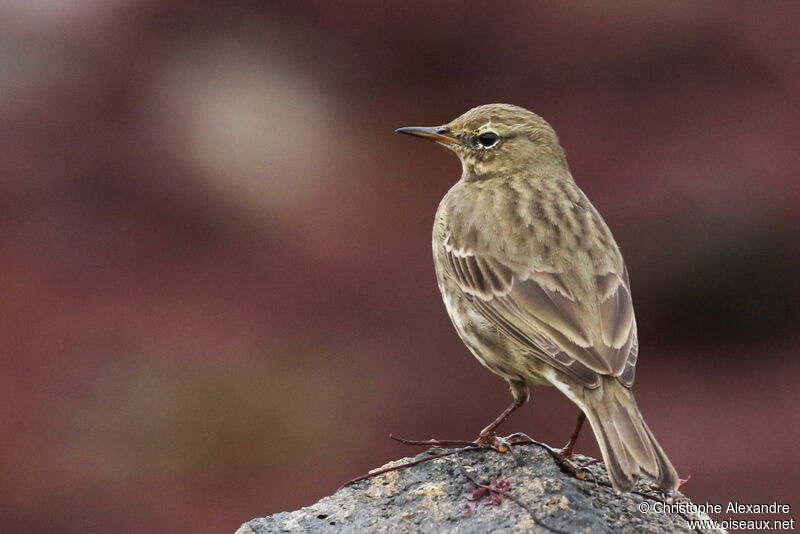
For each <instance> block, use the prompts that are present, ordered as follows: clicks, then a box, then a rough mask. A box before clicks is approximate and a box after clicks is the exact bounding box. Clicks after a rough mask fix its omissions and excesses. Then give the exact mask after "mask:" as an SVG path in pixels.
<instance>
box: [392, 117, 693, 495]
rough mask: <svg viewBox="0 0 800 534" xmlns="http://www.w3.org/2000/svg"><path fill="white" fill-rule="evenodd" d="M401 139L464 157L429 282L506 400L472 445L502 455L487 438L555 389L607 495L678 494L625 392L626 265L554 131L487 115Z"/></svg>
mask: <svg viewBox="0 0 800 534" xmlns="http://www.w3.org/2000/svg"><path fill="white" fill-rule="evenodd" d="M397 131H398V132H401V133H405V134H410V135H415V136H418V137H425V138H428V139H432V140H434V141H436V142H438V143H440V144H441V145H443V146H445V147H447V148H449V149H450V150H452V151H453V152H455V153H456V154H457V155H458V157H459V158H460V159H461V164H462V167H463V171H462V173H461V179H460V180H459V181H458V182H457V183H456V184H455V185H454V186H453V187H452V188H451V189H450V191H448V193H447V194H446V195H445V197H444V199H442V202H441V204H440V205H439V209H438V210H437V212H436V220H435V223H434V228H433V257H434V262H435V264H436V278H437V281H438V283H439V289H440V290H441V292H442V298H443V299H444V303H445V306H446V307H447V311H448V313H449V314H450V319H451V320H452V321H453V325H455V328H456V330H457V331H458V334H459V336H460V337H461V339H462V341H464V343H465V344H466V345H467V347H468V348H469V350H470V351H471V352H472V353H473V354H474V355H475V357H476V358H478V360H479V361H480V362H481V363H482V364H483V365H485V366H486V367H488V368H489V369H490V370H491V371H493V372H494V373H496V374H498V375H500V376H501V377H503V378H504V379H505V380H506V381H507V382H508V384H509V386H510V388H511V394H512V395H513V397H514V401H513V403H512V404H511V406H509V407H508V408H507V409H506V410H505V411H504V412H503V413H502V414H501V415H500V416H499V417H498V418H497V419H496V420H495V421H494V422H492V424H490V425H489V426H487V427H486V428H485V429H483V431H481V433H480V436H479V438H478V443H482V444H491V445H495V446H496V447H497V448H499V449H502V448H503V445H502V438H498V437H497V436H496V434H495V431H496V429H497V427H498V426H499V425H500V424H501V423H502V422H503V421H504V420H505V419H506V418H507V417H508V415H509V414H511V412H513V411H514V410H516V409H517V408H519V407H520V406H521V405H522V404H524V403H525V402H526V401H527V400H528V386H529V385H552V386H555V387H556V388H558V389H559V390H560V391H561V392H562V393H564V395H566V396H567V397H568V398H569V399H570V400H572V402H574V403H575V404H577V405H578V407H579V408H580V409H581V411H582V414H581V416H580V417H579V425H580V423H582V417H583V414H585V417H586V418H588V419H589V422H590V423H591V426H592V430H594V434H595V437H596V438H597V441H598V443H599V444H600V449H601V450H602V453H603V459H604V460H605V465H606V469H607V470H608V473H609V476H610V478H611V482H612V484H613V486H614V488H616V489H617V490H619V491H629V490H630V489H631V488H632V487H633V485H634V484H635V482H636V480H637V479H638V478H639V476H640V475H641V474H645V475H648V476H649V477H651V478H652V479H653V480H655V481H656V482H657V483H658V484H659V486H660V487H661V488H662V489H663V490H665V491H667V492H669V491H671V490H674V489H675V488H677V487H678V483H679V479H678V475H677V474H676V472H675V469H674V468H673V467H672V464H671V463H670V461H669V459H668V458H667V456H666V455H665V454H664V451H663V450H662V449H661V447H660V446H659V444H658V443H657V442H656V440H655V438H654V437H653V434H652V433H651V432H650V429H649V428H648V427H647V425H646V424H645V422H644V419H642V415H641V413H640V412H639V408H638V407H637V405H636V401H635V400H634V398H633V393H632V392H631V386H632V385H633V379H634V373H635V370H636V360H637V356H638V352H639V345H638V341H637V336H636V321H635V319H634V315H633V304H632V301H631V290H630V284H629V282H628V272H627V270H626V268H625V263H624V261H623V260H622V255H621V254H620V251H619V248H618V247H617V244H616V242H615V241H614V237H613V236H612V235H611V231H610V230H609V229H608V226H607V225H606V223H605V221H603V218H602V217H601V216H600V214H599V213H598V212H597V210H596V209H595V208H594V206H592V204H591V202H589V199H588V198H586V195H585V194H584V193H583V191H581V190H580V189H579V188H578V186H577V185H575V182H574V180H573V179H572V175H571V174H570V172H569V168H568V166H567V160H566V157H565V155H564V150H563V149H562V148H561V145H560V144H559V142H558V137H557V136H556V133H555V132H554V131H553V129H552V128H551V127H550V125H549V124H548V123H547V122H546V121H545V120H544V119H542V118H541V117H539V116H538V115H536V114H534V113H532V112H530V111H528V110H526V109H523V108H520V107H517V106H511V105H507V104H489V105H486V106H480V107H477V108H474V109H472V110H470V111H468V112H466V113H465V114H463V115H462V116H460V117H458V118H457V119H455V120H454V121H452V122H450V123H448V124H445V125H443V126H437V127H432V128H429V127H409V128H400V129H399V130H397ZM579 428H580V426H579V427H578V428H577V429H576V433H575V434H573V438H571V439H570V443H569V444H568V446H567V449H568V450H567V454H571V447H572V445H574V438H576V437H577V431H578V430H579Z"/></svg>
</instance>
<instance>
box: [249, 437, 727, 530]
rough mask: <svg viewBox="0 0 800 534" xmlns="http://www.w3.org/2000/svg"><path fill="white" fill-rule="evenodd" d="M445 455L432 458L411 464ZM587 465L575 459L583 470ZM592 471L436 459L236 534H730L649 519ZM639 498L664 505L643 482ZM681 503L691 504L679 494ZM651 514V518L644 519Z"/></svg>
mask: <svg viewBox="0 0 800 534" xmlns="http://www.w3.org/2000/svg"><path fill="white" fill-rule="evenodd" d="M441 452H443V451H442V450H441V449H431V450H430V451H428V452H425V453H422V454H420V455H418V456H417V457H416V458H414V459H416V460H419V459H423V458H426V457H430V456H431V455H432V454H436V453H441ZM590 460H591V458H587V457H584V456H580V455H578V456H577V457H576V461H577V462H578V463H579V464H583V463H586V462H588V461H590ZM409 461H412V459H411V458H405V459H402V460H398V461H396V462H392V463H391V464H387V465H386V466H384V467H389V466H393V465H397V464H398V463H406V462H409ZM381 469H383V468H381ZM465 471H466V473H467V474H469V475H471V477H472V478H473V479H474V480H475V481H477V482H480V483H482V484H486V485H490V486H491V487H493V488H497V489H499V490H500V491H501V492H502V491H506V492H507V493H508V494H510V495H511V496H512V497H514V498H515V499H516V500H517V501H519V503H517V502H515V501H514V500H513V499H510V498H508V496H505V495H503V494H502V493H501V492H500V493H498V492H489V491H488V490H486V489H480V488H478V486H476V485H475V484H474V482H473V481H472V480H470V478H468V477H467V476H466V474H465ZM587 471H588V472H587V475H586V477H585V478H584V479H578V478H576V477H575V476H574V475H572V474H570V473H565V472H562V470H561V469H560V468H559V466H558V465H557V464H556V463H555V462H554V460H553V459H552V457H551V456H550V455H549V454H548V453H547V452H546V451H545V450H544V449H542V448H540V447H538V446H535V445H515V446H514V448H513V451H512V453H510V454H498V453H496V452H494V451H490V450H466V451H462V452H460V453H459V454H458V457H456V456H453V455H450V456H446V457H442V458H436V459H432V460H430V461H426V462H423V463H419V464H416V465H413V466H410V467H406V468H403V469H401V470H398V471H391V472H388V473H383V474H380V475H376V476H374V477H372V478H368V479H366V480H362V481H359V482H356V483H354V484H352V485H350V486H348V487H346V488H342V489H340V490H339V491H337V492H336V493H334V494H333V495H331V496H329V497H325V498H323V499H322V500H320V501H319V502H317V503H316V504H313V505H311V506H308V507H306V508H302V509H300V510H296V511H294V512H281V513H277V514H275V515H272V516H269V517H264V518H260V519H253V520H252V521H249V522H247V523H245V524H244V525H242V527H241V528H240V529H239V530H238V531H237V533H236V534H265V533H273V532H277V533H282V532H289V533H295V532H302V533H329V532H331V533H332V532H337V533H340V532H344V533H351V532H352V533H366V532H368V533H437V534H446V533H460V534H461V533H467V534H469V533H487V532H492V533H508V534H510V533H518V532H520V533H521V532H526V533H527V532H533V533H551V532H569V533H571V534H572V533H574V534H578V533H587V534H588V533H591V534H601V533H609V534H611V533H614V534H617V533H622V534H642V533H654V534H655V533H667V532H669V533H672V532H674V533H683V532H687V533H691V532H723V531H722V530H702V529H692V528H689V526H688V522H687V519H686V518H685V517H682V516H681V515H678V514H663V513H657V512H655V511H652V510H653V505H655V504H656V501H655V500H651V499H648V498H646V497H644V496H642V495H640V494H637V493H627V494H618V493H616V492H615V491H614V490H613V489H611V488H609V487H607V486H604V485H602V484H603V483H604V481H607V478H606V473H605V468H604V467H603V466H602V464H594V465H591V466H589V467H588V468H587ZM594 480H598V481H600V484H597V483H595V482H594ZM606 483H607V482H606ZM634 490H635V491H638V492H641V493H644V494H647V495H651V496H653V497H654V498H656V499H658V498H660V497H659V494H658V493H657V492H655V491H653V490H652V488H651V487H650V486H649V485H648V484H647V483H646V482H643V481H640V482H639V484H638V485H637V486H636V488H634ZM675 502H678V503H689V502H690V501H689V500H688V499H687V498H686V497H684V496H683V495H680V494H677V495H676V496H675ZM520 503H521V504H522V505H524V506H525V507H523V506H522V505H521V504H520ZM643 503H646V504H643ZM645 506H646V507H648V508H649V510H650V511H649V512H643V511H642V510H641V508H640V507H645ZM526 507H527V509H526ZM534 517H535V519H534ZM686 517H688V514H687V515H686ZM692 518H693V519H694V518H700V519H708V516H705V515H700V516H697V515H696V516H694V517H692ZM537 523H538V524H537Z"/></svg>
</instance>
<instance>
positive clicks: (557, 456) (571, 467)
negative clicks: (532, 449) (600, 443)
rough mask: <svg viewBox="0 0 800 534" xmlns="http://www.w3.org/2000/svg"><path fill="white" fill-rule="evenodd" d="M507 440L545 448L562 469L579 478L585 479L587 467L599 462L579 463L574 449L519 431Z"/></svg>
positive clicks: (513, 443)
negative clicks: (542, 440)
mask: <svg viewBox="0 0 800 534" xmlns="http://www.w3.org/2000/svg"><path fill="white" fill-rule="evenodd" d="M505 440H506V441H507V442H508V443H510V444H512V445H520V444H523V443H530V444H532V445H536V446H538V447H541V448H543V449H544V450H546V451H547V452H548V453H549V454H550V456H552V458H553V460H555V462H556V464H558V466H559V467H560V468H561V470H562V471H564V472H565V473H571V474H572V475H573V476H574V477H576V478H579V479H583V478H584V477H585V473H584V470H585V469H586V467H588V466H589V465H591V464H592V463H595V462H597V460H592V461H591V462H588V463H586V464H584V465H578V464H577V463H576V462H575V453H574V450H572V449H571V448H569V447H564V448H563V449H559V448H556V447H551V446H550V445H548V444H547V443H543V442H541V441H536V440H535V439H533V438H531V437H530V436H528V435H526V434H523V433H521V432H517V433H516V434H511V435H510V436H507V437H506V438H505Z"/></svg>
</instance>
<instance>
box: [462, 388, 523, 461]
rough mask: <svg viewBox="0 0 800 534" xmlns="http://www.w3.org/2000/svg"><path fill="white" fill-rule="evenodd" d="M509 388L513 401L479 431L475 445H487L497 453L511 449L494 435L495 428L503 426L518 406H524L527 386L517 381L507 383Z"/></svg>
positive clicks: (505, 441)
mask: <svg viewBox="0 0 800 534" xmlns="http://www.w3.org/2000/svg"><path fill="white" fill-rule="evenodd" d="M508 384H509V386H510V387H511V395H513V396H514V401H513V402H512V403H511V405H509V407H508V408H506V409H505V410H503V413H501V414H500V415H499V416H498V417H497V419H495V420H494V421H492V422H491V423H490V424H489V425H488V426H487V427H486V428H484V429H483V430H481V433H480V434H479V435H478V439H477V440H475V443H476V444H477V445H489V446H490V447H491V448H493V449H495V450H496V451H497V452H508V450H509V449H510V448H511V445H510V443H508V441H507V440H505V439H503V438H501V437H498V436H497V434H496V433H495V432H496V431H497V428H498V427H499V426H500V425H502V424H503V421H505V420H506V419H508V416H509V415H511V414H512V413H514V412H515V411H516V410H517V409H518V408H519V407H520V406H522V405H523V404H525V403H526V402H527V401H528V396H529V394H528V385H527V384H525V383H524V382H517V381H513V382H512V381H510V380H509V382H508Z"/></svg>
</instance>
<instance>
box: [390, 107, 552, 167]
mask: <svg viewBox="0 0 800 534" xmlns="http://www.w3.org/2000/svg"><path fill="white" fill-rule="evenodd" d="M396 131H397V132H399V133H404V134H408V135H414V136H417V137H424V138H426V139H432V140H434V141H436V142H438V143H439V144H441V145H443V146H445V147H447V148H449V149H450V150H452V151H453V152H455V153H456V154H458V157H459V158H460V159H461V163H462V165H463V167H464V177H465V179H485V178H490V177H493V176H497V175H502V174H506V173H514V172H518V171H519V170H520V169H524V168H535V167H536V166H545V165H560V166H566V159H565V156H564V150H563V149H562V148H561V145H560V144H559V142H558V137H557V136H556V133H555V131H553V128H552V127H551V126H550V125H549V124H548V123H547V121H545V120H544V119H543V118H541V117H540V116H539V115H537V114H535V113H533V112H531V111H528V110H527V109H524V108H521V107H519V106H512V105H510V104H486V105H484V106H478V107H476V108H473V109H471V110H469V111H467V112H466V113H464V114H463V115H461V116H460V117H458V118H456V119H454V120H452V121H450V122H449V123H447V124H444V125H442V126H433V127H427V126H409V127H406V128H398V129H397V130H396Z"/></svg>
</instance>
